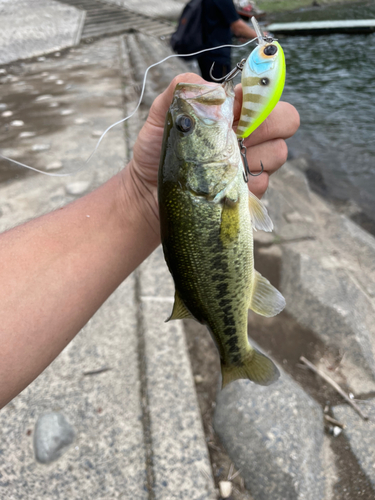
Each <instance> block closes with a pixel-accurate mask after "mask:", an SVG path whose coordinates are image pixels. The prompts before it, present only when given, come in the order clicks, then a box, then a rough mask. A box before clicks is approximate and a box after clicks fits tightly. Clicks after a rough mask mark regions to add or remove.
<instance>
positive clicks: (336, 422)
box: [324, 415, 345, 429]
mask: <svg viewBox="0 0 375 500" xmlns="http://www.w3.org/2000/svg"><path fill="white" fill-rule="evenodd" d="M324 418H325V419H326V420H327V422H329V423H330V424H333V425H337V427H341V429H345V425H344V424H342V423H341V422H339V421H338V420H336V419H335V418H332V417H331V416H330V415H324Z"/></svg>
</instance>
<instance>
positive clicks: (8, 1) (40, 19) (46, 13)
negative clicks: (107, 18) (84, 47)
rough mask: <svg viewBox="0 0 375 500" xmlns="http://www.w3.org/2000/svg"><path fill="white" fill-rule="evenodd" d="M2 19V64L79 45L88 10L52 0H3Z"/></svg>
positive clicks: (0, 53)
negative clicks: (85, 11)
mask: <svg viewBox="0 0 375 500" xmlns="http://www.w3.org/2000/svg"><path fill="white" fill-rule="evenodd" d="M20 12H22V15H19V13H20ZM0 19H1V30H0V64H6V63H9V62H11V61H16V60H17V59H26V58H28V57H33V56H37V55H40V54H44V53H48V52H52V51H54V50H61V49H64V48H66V47H71V46H73V45H76V44H77V43H79V40H80V37H81V31H82V27H83V23H84V19H85V13H84V11H82V10H78V9H75V8H74V7H70V6H68V5H64V4H61V3H60V2H53V1H51V0H33V1H32V2H30V1H28V0H0Z"/></svg>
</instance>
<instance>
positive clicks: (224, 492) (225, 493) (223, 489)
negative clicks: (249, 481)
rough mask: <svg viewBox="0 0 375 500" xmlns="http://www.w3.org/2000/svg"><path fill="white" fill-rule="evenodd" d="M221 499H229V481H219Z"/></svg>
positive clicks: (230, 489)
mask: <svg viewBox="0 0 375 500" xmlns="http://www.w3.org/2000/svg"><path fill="white" fill-rule="evenodd" d="M219 490H220V496H221V498H229V497H230V496H231V493H232V483H231V482H230V481H219Z"/></svg>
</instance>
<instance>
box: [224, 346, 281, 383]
mask: <svg viewBox="0 0 375 500" xmlns="http://www.w3.org/2000/svg"><path fill="white" fill-rule="evenodd" d="M221 375H222V389H223V388H224V387H225V386H226V385H228V384H229V383H230V382H233V381H234V380H238V379H241V378H244V379H249V380H251V381H252V382H254V383H255V384H259V385H270V384H272V383H273V382H276V380H277V379H278V378H279V376H280V372H279V370H278V369H277V367H276V365H275V363H274V362H273V361H272V360H271V359H270V358H268V357H267V356H266V355H265V354H262V353H261V352H260V351H258V349H255V347H251V350H250V351H249V355H248V356H247V358H246V360H245V361H244V363H243V364H242V365H241V366H236V365H229V366H226V365H223V364H222V365H221Z"/></svg>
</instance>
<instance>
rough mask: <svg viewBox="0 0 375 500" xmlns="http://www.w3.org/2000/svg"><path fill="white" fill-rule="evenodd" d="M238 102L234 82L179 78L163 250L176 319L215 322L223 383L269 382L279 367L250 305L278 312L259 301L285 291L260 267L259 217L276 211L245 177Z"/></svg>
mask: <svg viewBox="0 0 375 500" xmlns="http://www.w3.org/2000/svg"><path fill="white" fill-rule="evenodd" d="M233 102H234V92H233V88H232V84H226V85H225V86H218V85H214V86H212V85H209V84H205V85H197V84H178V85H177V87H176V90H175V93H174V99H173V102H172V105H171V107H170V110H169V112H168V115H167V118H166V126H165V133H164V140H163V151H162V155H161V162H160V167H159V181H158V196H159V207H160V223H161V238H162V244H163V250H164V255H165V259H166V262H167V264H168V267H169V270H170V272H171V274H172V276H173V279H174V283H175V289H176V293H175V304H174V307H173V311H172V314H171V317H170V318H169V319H182V318H189V317H190V318H194V319H196V320H197V321H199V322H200V323H202V324H204V325H206V326H207V327H208V329H209V331H210V333H211V335H212V337H213V338H214V341H215V343H216V346H217V348H218V351H219V354H220V359H221V365H222V374H223V385H226V384H227V383H229V382H231V381H232V380H235V379H237V378H250V379H251V380H254V381H255V382H257V383H260V384H264V385H267V384H268V383H271V382H272V381H273V380H275V378H277V376H278V371H277V369H276V367H275V366H274V365H273V363H272V361H271V360H269V359H268V358H267V357H266V356H264V355H263V354H261V353H260V352H259V351H257V350H256V349H255V348H254V347H252V346H251V345H250V344H249V342H248V337H247V316H248V309H249V307H250V306H252V308H253V309H254V308H255V309H258V312H261V314H266V315H270V314H269V312H270V311H269V310H270V309H271V313H275V310H276V309H275V306H274V305H272V307H271V306H269V307H268V306H267V307H268V309H269V310H267V311H261V309H262V307H263V306H262V305H261V304H257V300H258V299H259V298H260V297H261V298H262V299H261V300H262V301H263V297H266V299H267V297H268V298H269V295H271V299H272V298H273V299H275V297H276V298H278V299H279V295H280V294H279V292H277V291H276V290H275V289H274V288H273V287H272V285H270V284H269V283H268V282H267V280H265V279H264V278H262V277H261V276H260V275H259V274H258V273H256V271H255V270H254V261H253V235H252V224H254V220H255V219H257V217H258V219H259V220H258V227H259V225H260V226H261V225H262V223H261V222H260V221H261V220H262V219H265V221H266V222H267V220H268V219H267V217H268V215H266V211H265V209H264V207H262V206H261V204H260V202H259V201H258V200H257V199H256V198H255V197H254V196H253V195H252V196H250V198H249V192H248V188H247V184H245V182H244V181H243V167H242V160H241V156H240V153H239V148H238V145H237V138H236V135H235V133H234V132H233V131H232V121H233ZM249 199H250V205H249ZM249 206H250V210H249ZM251 207H253V213H254V217H253V219H254V220H252V217H251ZM256 214H257V215H256ZM266 222H264V224H266ZM258 281H259V283H261V285H262V286H260V288H259V290H258V291H257V283H258ZM270 290H271V294H270ZM275 294H276V295H275ZM277 294H278V295H277ZM280 296H281V295H280ZM257 298H258V299H257ZM258 302H259V300H258ZM277 309H280V303H279V304H278V306H277Z"/></svg>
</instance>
